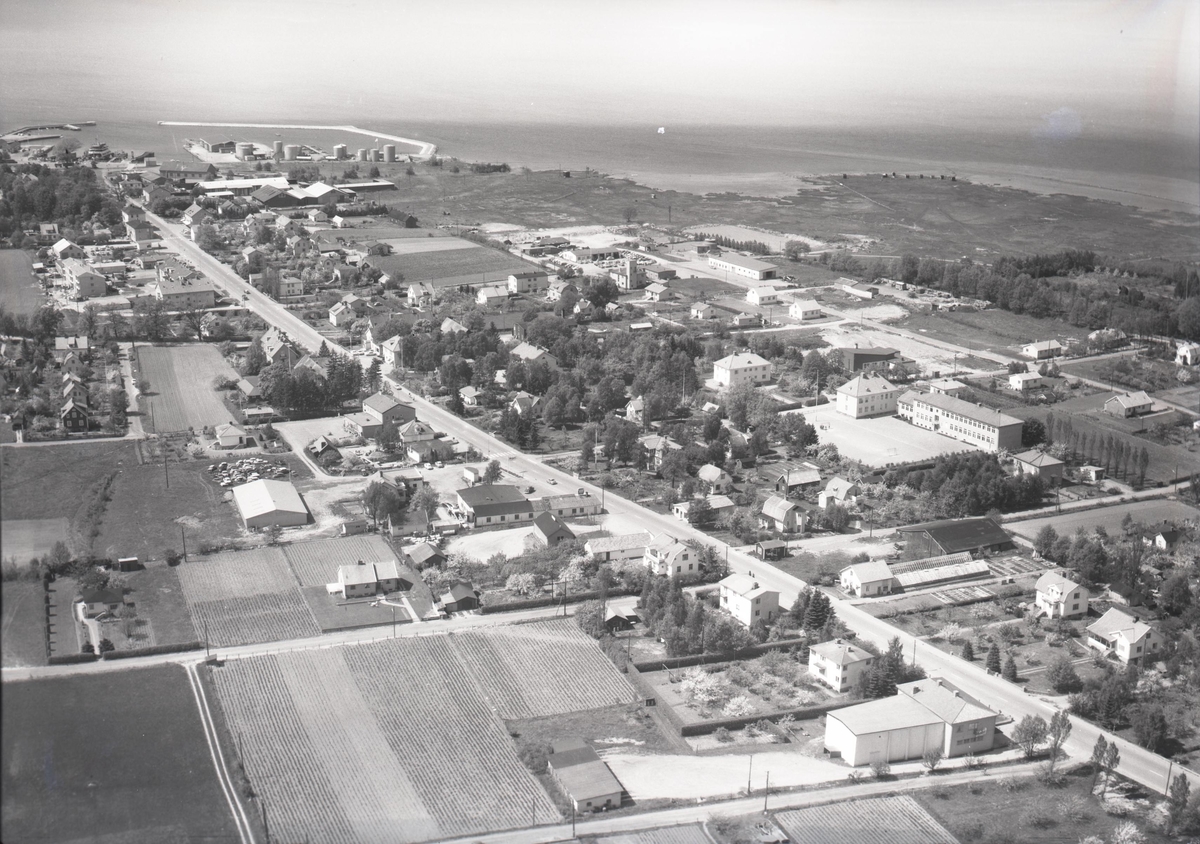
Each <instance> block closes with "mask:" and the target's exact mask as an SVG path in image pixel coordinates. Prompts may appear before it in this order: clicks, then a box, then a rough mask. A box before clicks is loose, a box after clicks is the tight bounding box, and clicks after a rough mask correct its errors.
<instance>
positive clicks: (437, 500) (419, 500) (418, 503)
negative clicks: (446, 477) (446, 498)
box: [408, 484, 442, 520]
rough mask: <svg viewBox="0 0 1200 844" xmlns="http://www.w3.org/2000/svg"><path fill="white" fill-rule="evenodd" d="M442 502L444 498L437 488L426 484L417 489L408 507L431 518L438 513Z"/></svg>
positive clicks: (428, 518)
mask: <svg viewBox="0 0 1200 844" xmlns="http://www.w3.org/2000/svg"><path fill="white" fill-rule="evenodd" d="M441 504H442V499H441V496H440V495H438V492H437V490H435V489H434V488H433V487H431V486H429V485H428V484H425V485H424V486H422V487H421V488H420V489H419V490H417V494H416V495H414V496H413V497H412V501H411V502H409V505H408V507H409V509H410V510H412V511H413V512H414V513H422V514H424V516H425V518H426V520H430V519H432V518H433V517H434V516H436V515H437V509H438V507H440V506H441Z"/></svg>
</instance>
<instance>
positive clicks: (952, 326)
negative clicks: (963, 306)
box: [899, 308, 1088, 360]
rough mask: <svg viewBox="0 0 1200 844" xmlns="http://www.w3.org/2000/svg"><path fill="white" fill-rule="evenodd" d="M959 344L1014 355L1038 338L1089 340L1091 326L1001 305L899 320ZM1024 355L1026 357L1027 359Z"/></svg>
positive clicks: (941, 312)
mask: <svg viewBox="0 0 1200 844" xmlns="http://www.w3.org/2000/svg"><path fill="white" fill-rule="evenodd" d="M899 325H900V327H901V328H904V329H907V330H908V331H916V332H920V333H922V334H927V335H928V336H930V337H932V338H934V339H935V340H942V341H944V342H947V343H953V344H954V345H956V346H965V347H967V348H968V349H986V350H988V351H991V352H997V353H999V354H1003V355H1011V356H1012V357H1014V358H1020V357H1021V346H1023V345H1025V344H1026V343H1032V342H1034V341H1035V340H1058V341H1059V342H1060V343H1062V344H1063V345H1066V343H1067V340H1072V339H1074V340H1086V339H1087V333H1088V332H1087V329H1086V328H1078V327H1076V326H1074V325H1070V324H1069V323H1066V322H1063V321H1061V320H1049V319H1038V318H1036V317H1031V316H1025V315H1023V314H1014V313H1010V312H1009V311H1002V310H1000V309H999V308H989V309H988V310H986V311H966V310H963V311H937V312H935V313H931V314H916V315H914V316H911V317H909V318H908V319H906V320H904V322H902V323H900V324H899ZM1023 359H1024V358H1022V360H1023Z"/></svg>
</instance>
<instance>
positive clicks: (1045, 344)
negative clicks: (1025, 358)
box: [1024, 340, 1062, 352]
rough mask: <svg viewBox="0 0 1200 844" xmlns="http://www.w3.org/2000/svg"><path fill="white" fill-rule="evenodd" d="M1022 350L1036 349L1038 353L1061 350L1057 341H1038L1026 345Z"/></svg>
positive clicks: (1060, 344) (1060, 345)
mask: <svg viewBox="0 0 1200 844" xmlns="http://www.w3.org/2000/svg"><path fill="white" fill-rule="evenodd" d="M1024 348H1026V349H1037V350H1038V351H1039V352H1048V351H1052V350H1054V349H1061V348H1062V343H1060V342H1058V341H1057V340H1038V341H1037V342H1036V343H1026V344H1025V346H1024Z"/></svg>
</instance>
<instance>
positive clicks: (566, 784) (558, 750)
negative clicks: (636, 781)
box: [546, 739, 624, 812]
mask: <svg viewBox="0 0 1200 844" xmlns="http://www.w3.org/2000/svg"><path fill="white" fill-rule="evenodd" d="M553 749H554V753H552V754H551V755H550V758H549V759H547V760H546V764H547V767H549V769H550V775H551V776H552V777H554V779H555V780H557V782H558V784H559V785H560V786H562V789H563V791H564V792H566V794H567V798H568V799H569V800H570V801H571V802H572V803H573V804H574V806H575V811H577V812H599V811H601V810H602V809H616V808H619V807H620V805H621V792H622V791H624V789H623V788H622V787H621V783H620V782H619V781H618V780H617V778H616V777H615V776H613V773H612V771H610V770H609V768H608V765H607V764H605V762H604V760H602V759H601V758H600V757H599V756H598V755H596V751H595V750H593V749H592V748H591V747H590V746H589V745H587V744H585V743H584V742H582V741H579V740H578V739H573V740H567V741H560V742H555V743H554V745H553Z"/></svg>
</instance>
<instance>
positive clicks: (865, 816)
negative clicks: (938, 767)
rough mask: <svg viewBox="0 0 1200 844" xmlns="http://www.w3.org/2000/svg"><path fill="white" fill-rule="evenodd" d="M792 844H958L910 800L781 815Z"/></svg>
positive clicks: (851, 804)
mask: <svg viewBox="0 0 1200 844" xmlns="http://www.w3.org/2000/svg"><path fill="white" fill-rule="evenodd" d="M775 820H776V821H778V822H779V825H780V826H782V827H783V831H784V832H786V833H787V834H788V837H789V839H790V840H791V841H792V842H793V844H958V841H957V840H956V839H955V837H954V836H953V835H951V834H950V833H949V831H948V830H947V829H946V828H945V827H943V826H942V825H941V824H939V823H938V822H937V821H936V820H935V819H934V817H933V816H932V815H930V814H929V813H928V812H926V811H925V809H923V808H922V807H921V805H920V804H919V803H917V801H916V800H913V799H912V798H911V797H907V796H902V797H877V798H875V799H872V800H854V801H851V802H847V803H830V804H829V805H826V806H812V807H810V808H808V809H796V810H794V811H791V812H780V813H779V814H777V815H776V816H775Z"/></svg>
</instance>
